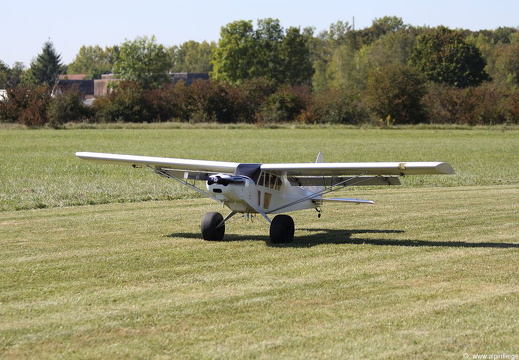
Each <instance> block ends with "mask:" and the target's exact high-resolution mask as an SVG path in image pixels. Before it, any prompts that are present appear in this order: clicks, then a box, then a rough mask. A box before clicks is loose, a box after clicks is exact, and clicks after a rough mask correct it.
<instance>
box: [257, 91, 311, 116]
mask: <svg viewBox="0 0 519 360" xmlns="http://www.w3.org/2000/svg"><path fill="white" fill-rule="evenodd" d="M309 103H310V89H309V88H308V87H306V86H282V87H280V88H279V89H278V90H277V91H276V92H275V93H273V94H271V95H270V96H269V97H268V98H267V100H266V102H265V103H264V104H263V106H261V107H260V110H259V111H257V112H256V115H255V118H256V121H257V122H259V123H280V122H290V121H295V120H296V119H299V118H300V115H301V114H302V113H303V112H304V111H305V110H306V109H307V108H308V107H309Z"/></svg>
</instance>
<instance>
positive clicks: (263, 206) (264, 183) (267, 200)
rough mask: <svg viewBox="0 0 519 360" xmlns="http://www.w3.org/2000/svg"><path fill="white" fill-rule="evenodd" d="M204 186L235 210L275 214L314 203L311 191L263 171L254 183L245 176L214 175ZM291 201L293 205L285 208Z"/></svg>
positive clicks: (310, 205) (307, 206) (309, 206)
mask: <svg viewBox="0 0 519 360" xmlns="http://www.w3.org/2000/svg"><path fill="white" fill-rule="evenodd" d="M206 188H207V190H208V191H209V193H211V195H213V196H214V197H215V198H216V199H217V200H219V201H221V202H223V203H224V205H225V206H227V207H228V208H229V209H231V210H232V211H235V212H238V213H265V214H275V213H277V212H289V211H296V210H303V209H311V208H315V207H316V206H317V205H316V202H315V201H314V200H313V199H312V193H313V192H312V191H310V190H309V189H308V188H305V187H302V186H293V185H292V184H291V183H290V182H289V181H288V179H287V178H286V177H283V176H277V175H274V174H270V173H267V172H262V173H261V175H260V176H259V179H258V181H257V183H255V182H254V181H253V180H252V179H251V178H249V177H247V176H235V175H232V176H231V175H224V174H218V175H215V176H212V177H211V179H210V180H209V181H207V184H206ZM306 197H308V200H305V201H300V200H301V199H302V198H306ZM292 202H297V204H294V205H291V206H288V207H285V206H286V205H288V204H291V203H292ZM280 208H282V209H280ZM278 210H279V211H278Z"/></svg>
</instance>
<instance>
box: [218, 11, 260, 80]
mask: <svg viewBox="0 0 519 360" xmlns="http://www.w3.org/2000/svg"><path fill="white" fill-rule="evenodd" d="M256 51H257V48H256V44H255V38H254V28H253V26H252V21H250V20H249V21H244V20H240V21H235V22H232V23H230V24H227V26H224V27H222V29H221V30H220V40H219V41H218V47H217V48H216V49H215V51H214V52H213V57H212V64H213V71H212V73H211V75H212V77H213V78H214V79H216V80H222V81H227V82H229V83H230V84H239V83H241V82H243V81H244V80H247V79H250V78H251V77H253V76H251V74H250V71H251V68H252V67H253V63H254V58H255V57H256V56H257V54H256Z"/></svg>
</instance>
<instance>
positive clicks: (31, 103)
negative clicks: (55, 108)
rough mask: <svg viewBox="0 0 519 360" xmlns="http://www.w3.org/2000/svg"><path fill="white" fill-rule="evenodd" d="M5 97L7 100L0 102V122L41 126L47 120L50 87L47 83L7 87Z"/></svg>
mask: <svg viewBox="0 0 519 360" xmlns="http://www.w3.org/2000/svg"><path fill="white" fill-rule="evenodd" d="M7 97H8V100H7V101H5V102H0V120H1V122H7V123H20V124H23V125H27V126H43V125H45V124H46V123H47V122H48V118H47V114H46V110H47V105H48V103H49V100H50V89H49V87H48V86H47V85H42V86H38V85H20V86H17V87H15V88H10V89H8V91H7Z"/></svg>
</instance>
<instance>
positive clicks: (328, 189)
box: [270, 174, 368, 212]
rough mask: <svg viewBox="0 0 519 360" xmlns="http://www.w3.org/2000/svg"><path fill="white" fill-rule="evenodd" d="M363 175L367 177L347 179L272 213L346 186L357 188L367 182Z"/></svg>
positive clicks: (359, 176)
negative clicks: (350, 182)
mask: <svg viewBox="0 0 519 360" xmlns="http://www.w3.org/2000/svg"><path fill="white" fill-rule="evenodd" d="M363 175H365V174H360V175H358V176H356V177H355V178H348V179H345V180H343V181H340V182H338V183H337V184H333V185H331V186H328V187H325V188H324V189H322V190H319V191H316V192H314V193H311V194H310V195H308V196H305V197H303V198H301V199H298V200H296V201H292V202H291V203H288V204H285V205H283V206H280V207H278V208H276V209H274V210H271V211H270V212H276V211H279V210H283V209H286V208H288V207H290V206H294V205H297V204H299V203H302V202H303V201H306V200H310V199H315V198H317V197H320V196H322V195H325V194H328V193H331V192H334V191H337V190H338V188H343V187H346V186H356V185H359V184H361V183H362V182H363V181H367V180H363V179H362V178H361V176H363ZM358 178H360V179H361V181H358V182H356V183H353V184H347V183H348V182H349V181H353V180H355V179H358ZM350 200H353V199H350ZM361 202H368V201H366V200H364V201H361Z"/></svg>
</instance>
